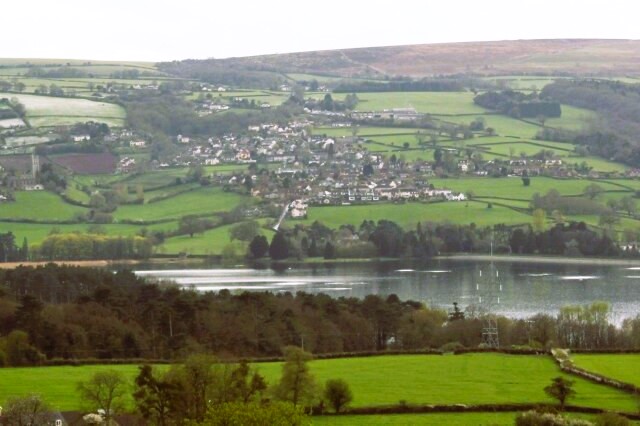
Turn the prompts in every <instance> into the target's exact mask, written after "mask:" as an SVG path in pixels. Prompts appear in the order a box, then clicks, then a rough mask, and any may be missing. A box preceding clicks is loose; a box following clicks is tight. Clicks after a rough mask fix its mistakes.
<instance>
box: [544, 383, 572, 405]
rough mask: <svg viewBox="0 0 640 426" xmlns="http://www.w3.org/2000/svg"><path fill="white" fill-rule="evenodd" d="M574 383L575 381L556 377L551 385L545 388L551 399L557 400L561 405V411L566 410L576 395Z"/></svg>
mask: <svg viewBox="0 0 640 426" xmlns="http://www.w3.org/2000/svg"><path fill="white" fill-rule="evenodd" d="M573 383H574V382H573V380H567V379H565V378H563V377H555V378H553V380H552V382H551V384H550V385H549V386H547V387H545V388H544V391H545V393H546V394H547V395H549V396H550V397H551V398H554V399H557V400H558V402H559V403H560V410H564V406H565V404H566V402H567V400H568V399H569V398H571V397H573V396H574V395H575V394H576V391H574V390H573Z"/></svg>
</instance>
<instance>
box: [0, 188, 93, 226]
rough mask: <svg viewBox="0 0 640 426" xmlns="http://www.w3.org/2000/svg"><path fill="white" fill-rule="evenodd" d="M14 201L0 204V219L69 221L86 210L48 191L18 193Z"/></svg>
mask: <svg viewBox="0 0 640 426" xmlns="http://www.w3.org/2000/svg"><path fill="white" fill-rule="evenodd" d="M15 197H16V201H15V202H10V203H2V204H0V219H8V218H11V219H30V220H38V221H63V220H71V219H73V216H74V215H75V214H78V213H86V212H87V209H84V208H82V207H77V206H73V205H71V204H67V203H66V202H64V201H63V200H62V199H61V198H60V196H58V195H56V194H53V193H51V192H48V191H18V192H16V193H15Z"/></svg>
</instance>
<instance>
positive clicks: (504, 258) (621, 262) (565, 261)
mask: <svg viewBox="0 0 640 426" xmlns="http://www.w3.org/2000/svg"><path fill="white" fill-rule="evenodd" d="M202 260H203V259H199V258H187V259H183V258H177V257H176V258H151V259H146V260H137V259H122V260H51V261H28V262H4V263H2V262H0V270H2V269H15V268H17V267H19V266H25V267H28V266H30V267H38V266H45V265H47V264H50V263H53V264H56V265H66V266H79V267H94V268H104V267H109V266H115V265H132V266H133V265H140V264H144V263H146V264H149V263H150V264H154V263H155V264H157V263H164V264H167V263H168V264H187V265H188V264H193V263H200V262H202ZM442 260H444V261H458V262H465V261H471V262H503V263H508V262H511V263H528V264H533V263H538V264H558V265H600V266H638V267H640V259H621V258H601V257H599V258H590V257H582V258H578V257H565V256H536V255H493V256H491V255H488V254H451V255H440V256H435V257H432V258H430V259H425V260H424V261H427V262H428V261H442ZM416 261H421V260H418V259H401V258H354V259H323V258H309V259H305V260H293V259H292V260H289V261H286V260H285V261H276V262H271V264H274V265H278V264H281V265H291V266H309V265H324V264H349V263H386V262H416ZM262 265H263V266H267V267H268V266H269V262H265V263H262ZM219 266H220V267H221V268H225V266H224V265H219ZM235 266H239V265H235ZM244 266H247V267H251V264H246V265H244ZM231 269H233V268H231Z"/></svg>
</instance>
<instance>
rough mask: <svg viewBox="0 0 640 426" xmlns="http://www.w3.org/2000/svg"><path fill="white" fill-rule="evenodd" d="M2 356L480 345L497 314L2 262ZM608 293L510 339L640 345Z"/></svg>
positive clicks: (504, 329) (261, 353)
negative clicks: (187, 285) (5, 266)
mask: <svg viewBox="0 0 640 426" xmlns="http://www.w3.org/2000/svg"><path fill="white" fill-rule="evenodd" d="M0 290H1V292H0V364H2V365H11V366H20V365H38V364H42V363H51V362H55V363H67V362H78V361H80V362H82V360H86V359H96V358H97V359H100V360H103V361H104V360H118V359H134V358H145V359H152V360H159V359H165V360H169V359H181V358H184V357H186V356H187V355H188V354H190V353H194V352H204V353H211V354H220V355H222V354H224V355H226V356H232V357H238V358H243V357H244V358H246V357H274V356H279V355H280V354H281V349H282V348H283V347H285V346H290V345H294V346H301V345H303V344H304V348H305V350H307V351H310V352H312V353H315V354H323V353H359V352H363V351H369V352H370V351H383V350H388V349H397V350H415V349H438V348H443V347H446V348H449V349H451V348H456V347H459V348H477V347H479V346H480V345H481V343H482V327H483V319H484V315H486V313H483V312H480V311H479V310H478V309H477V308H475V307H474V306H473V305H470V306H468V307H467V308H466V310H464V311H462V310H460V309H458V310H455V311H453V312H452V313H451V314H450V313H448V312H446V311H444V310H442V309H439V308H429V307H426V306H424V305H423V304H422V303H419V302H416V301H410V300H409V301H401V300H400V299H399V298H398V297H397V296H395V295H390V296H388V297H381V296H377V295H368V296H366V297H365V298H363V299H358V298H348V297H340V298H332V297H330V296H328V295H325V294H317V295H312V294H306V293H302V292H299V293H296V294H291V293H288V292H287V293H270V292H244V293H241V294H231V293H230V292H229V291H226V290H222V291H220V292H217V293H212V292H205V293H199V292H196V291H192V290H190V289H180V288H178V287H176V286H174V285H170V284H157V283H152V282H148V281H146V280H144V279H141V278H139V277H137V276H136V275H134V274H133V273H131V272H128V271H120V272H117V273H115V274H114V273H113V272H111V271H108V270H104V269H93V268H81V267H71V266H56V265H53V264H50V265H46V266H39V267H35V268H33V267H19V268H16V269H13V270H7V271H2V272H1V273H0ZM609 315H610V312H609V307H608V305H607V304H606V303H597V304H593V305H591V306H574V307H566V308H563V309H561V311H560V313H559V314H558V315H555V316H552V315H547V314H538V315H535V316H533V317H531V318H527V319H510V318H505V317H500V318H498V327H499V330H500V341H501V344H502V345H503V346H505V347H511V346H514V345H515V346H519V347H532V348H550V347H555V346H561V347H570V348H582V349H604V348H619V349H640V316H638V317H636V318H631V319H627V320H625V321H624V323H623V324H622V326H621V327H616V326H615V325H614V324H612V323H611V322H610V321H609V318H610V317H609Z"/></svg>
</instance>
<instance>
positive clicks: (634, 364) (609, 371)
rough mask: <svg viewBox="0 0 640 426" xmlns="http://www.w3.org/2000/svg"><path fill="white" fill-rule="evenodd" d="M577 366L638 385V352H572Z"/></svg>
mask: <svg viewBox="0 0 640 426" xmlns="http://www.w3.org/2000/svg"><path fill="white" fill-rule="evenodd" d="M571 359H572V360H573V361H574V362H575V365H576V366H577V367H580V368H583V369H585V370H587V371H591V372H593V373H597V374H601V375H603V376H606V377H610V378H612V379H616V380H620V381H621V382H625V383H631V384H633V385H636V386H640V354H615V355H611V354H573V355H571Z"/></svg>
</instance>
